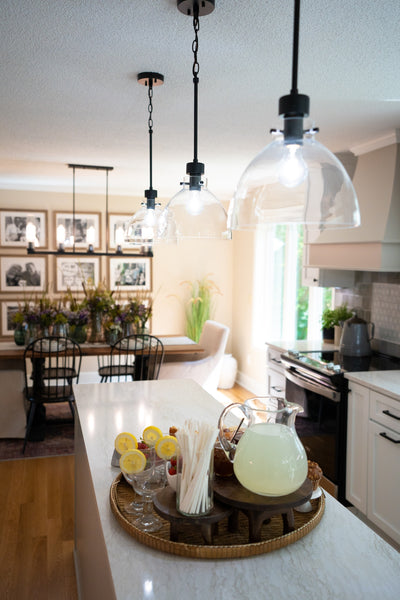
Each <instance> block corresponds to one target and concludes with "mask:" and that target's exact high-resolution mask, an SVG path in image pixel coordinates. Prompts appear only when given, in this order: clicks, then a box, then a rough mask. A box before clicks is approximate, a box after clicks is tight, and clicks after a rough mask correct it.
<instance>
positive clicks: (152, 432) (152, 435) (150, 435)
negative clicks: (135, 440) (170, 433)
mask: <svg viewBox="0 0 400 600" xmlns="http://www.w3.org/2000/svg"><path fill="white" fill-rule="evenodd" d="M142 437H143V441H144V442H145V443H146V444H147V445H148V446H150V447H151V448H152V447H153V446H155V445H156V444H157V442H158V440H159V439H160V438H161V437H162V431H161V429H159V428H158V427H155V426H154V425H150V426H149V427H146V429H145V430H144V431H143V434H142Z"/></svg>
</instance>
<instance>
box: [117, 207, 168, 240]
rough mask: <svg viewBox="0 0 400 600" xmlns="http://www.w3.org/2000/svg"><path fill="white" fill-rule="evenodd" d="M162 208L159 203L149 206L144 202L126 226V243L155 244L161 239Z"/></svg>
mask: <svg viewBox="0 0 400 600" xmlns="http://www.w3.org/2000/svg"><path fill="white" fill-rule="evenodd" d="M161 215H162V209H161V206H160V204H159V203H156V204H155V207H154V208H148V207H147V202H142V205H141V208H140V209H139V210H138V211H137V212H136V213H135V214H134V215H133V216H132V217H131V218H130V219H129V221H128V223H127V227H126V236H125V244H126V245H127V246H128V247H138V246H153V245H154V244H157V243H158V242H160V241H161V239H160V229H159V220H160V218H161Z"/></svg>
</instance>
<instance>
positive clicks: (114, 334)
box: [104, 329, 120, 346]
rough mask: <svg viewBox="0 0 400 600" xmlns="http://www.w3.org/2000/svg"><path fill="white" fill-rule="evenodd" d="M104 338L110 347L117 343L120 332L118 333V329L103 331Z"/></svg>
mask: <svg viewBox="0 0 400 600" xmlns="http://www.w3.org/2000/svg"><path fill="white" fill-rule="evenodd" d="M104 338H105V341H106V342H107V344H109V345H110V346H112V345H113V344H115V343H116V342H118V340H119V338H120V332H119V331H118V329H106V330H105V331H104Z"/></svg>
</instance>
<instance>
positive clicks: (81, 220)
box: [54, 212, 101, 249]
mask: <svg viewBox="0 0 400 600" xmlns="http://www.w3.org/2000/svg"><path fill="white" fill-rule="evenodd" d="M73 216H74V213H73V212H62V213H59V212H57V213H55V215H54V245H55V247H57V246H58V241H57V227H58V226H59V225H64V227H65V242H64V248H66V249H68V248H72V247H73V246H74V244H73V242H72V241H71V236H73V233H74V219H73ZM91 226H92V227H94V241H93V244H92V245H93V249H99V248H100V242H101V239H100V238H101V236H100V213H98V212H87V213H81V212H79V213H75V248H87V247H88V246H89V242H88V239H87V231H88V228H89V227H91Z"/></svg>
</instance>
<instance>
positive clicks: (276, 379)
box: [267, 369, 286, 396]
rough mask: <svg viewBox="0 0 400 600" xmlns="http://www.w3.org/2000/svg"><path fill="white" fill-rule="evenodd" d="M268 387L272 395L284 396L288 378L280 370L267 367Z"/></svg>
mask: <svg viewBox="0 0 400 600" xmlns="http://www.w3.org/2000/svg"><path fill="white" fill-rule="evenodd" d="M267 386H268V387H267V389H268V394H269V395H270V396H284V395H285V386H286V379H285V376H284V375H283V374H282V373H279V371H274V370H273V369H267Z"/></svg>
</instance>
